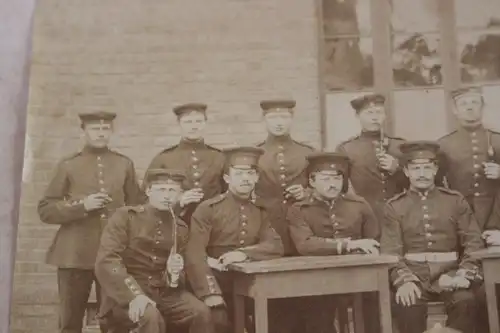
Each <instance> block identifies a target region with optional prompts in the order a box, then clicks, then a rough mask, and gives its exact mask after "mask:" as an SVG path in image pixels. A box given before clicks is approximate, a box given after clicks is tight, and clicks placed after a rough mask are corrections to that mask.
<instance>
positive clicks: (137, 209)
mask: <svg viewBox="0 0 500 333" xmlns="http://www.w3.org/2000/svg"><path fill="white" fill-rule="evenodd" d="M123 209H125V210H126V211H127V212H134V213H142V212H144V210H145V209H144V206H143V205H138V206H124V207H123Z"/></svg>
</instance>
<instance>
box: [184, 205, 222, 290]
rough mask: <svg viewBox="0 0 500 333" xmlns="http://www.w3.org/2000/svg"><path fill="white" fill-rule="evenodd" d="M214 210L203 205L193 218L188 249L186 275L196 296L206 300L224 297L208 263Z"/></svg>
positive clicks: (197, 209)
mask: <svg viewBox="0 0 500 333" xmlns="http://www.w3.org/2000/svg"><path fill="white" fill-rule="evenodd" d="M211 216H212V210H211V208H210V206H208V205H204V204H201V205H200V206H198V208H196V210H195V211H194V213H193V216H192V217H191V224H190V230H189V240H188V243H187V247H186V274H187V279H188V281H189V282H190V284H191V287H192V288H193V292H194V294H195V295H196V296H197V297H198V298H200V299H204V298H206V297H208V296H211V295H222V291H221V289H220V287H219V284H218V283H217V280H216V279H215V276H214V275H213V273H212V269H211V268H210V267H209V266H208V263H207V246H208V242H209V240H210V233H211V231H212V224H211Z"/></svg>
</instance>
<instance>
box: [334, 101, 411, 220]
mask: <svg viewBox="0 0 500 333" xmlns="http://www.w3.org/2000/svg"><path fill="white" fill-rule="evenodd" d="M384 103H385V97H384V96H382V95H379V94H369V95H364V96H361V97H359V98H356V99H354V100H352V101H351V106H352V108H353V109H354V110H355V111H356V115H357V118H358V120H359V123H360V125H361V133H360V134H359V135H357V136H356V137H354V138H352V139H349V140H347V141H345V142H343V143H341V144H340V145H339V146H338V147H337V151H338V152H341V153H343V154H345V155H347V156H348V157H349V160H350V161H351V169H350V181H351V184H352V187H353V189H354V191H355V192H356V194H357V195H359V196H361V197H363V198H364V199H366V201H368V203H369V204H370V205H371V206H372V209H373V210H374V212H375V214H376V215H377V219H378V220H379V221H381V219H382V217H383V207H384V205H385V202H386V200H387V199H390V198H392V197H393V196H394V195H395V194H398V193H400V192H401V191H402V190H403V189H404V188H406V187H407V186H408V180H407V179H406V177H405V176H404V173H403V171H402V169H401V167H400V165H399V161H398V155H399V149H398V147H399V145H400V144H401V143H403V142H404V140H403V139H401V138H394V137H390V136H388V135H386V134H385V133H384V131H383V124H384V122H385V118H386V113H385V108H384Z"/></svg>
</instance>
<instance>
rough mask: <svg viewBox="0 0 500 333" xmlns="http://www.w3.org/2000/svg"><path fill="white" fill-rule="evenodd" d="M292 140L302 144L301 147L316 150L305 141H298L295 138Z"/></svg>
mask: <svg viewBox="0 0 500 333" xmlns="http://www.w3.org/2000/svg"><path fill="white" fill-rule="evenodd" d="M292 141H293V142H294V143H296V144H298V145H300V146H302V147H306V148H309V149H311V150H316V149H314V147H313V146H310V145H308V144H307V143H304V142H299V141H297V140H292Z"/></svg>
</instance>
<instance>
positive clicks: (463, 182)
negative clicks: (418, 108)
mask: <svg viewBox="0 0 500 333" xmlns="http://www.w3.org/2000/svg"><path fill="white" fill-rule="evenodd" d="M451 96H452V98H453V100H454V102H455V103H454V111H453V112H454V114H455V116H456V118H457V120H458V123H459V128H458V129H457V130H455V131H454V132H452V133H450V134H448V135H446V136H444V137H442V138H441V139H439V144H440V146H441V150H442V151H443V153H444V157H445V161H444V165H443V166H442V170H441V172H442V173H444V175H445V179H446V182H447V185H448V186H449V188H451V189H452V190H455V191H458V192H460V193H461V194H462V195H463V196H465V198H466V199H467V201H468V202H469V204H470V206H471V208H472V210H473V211H474V214H475V215H476V219H477V222H478V224H479V227H480V228H481V230H483V229H484V227H485V224H486V222H487V221H488V217H489V216H490V213H491V210H492V207H493V201H494V197H495V194H496V192H497V191H498V190H499V189H500V186H499V185H500V181H499V179H500V165H499V163H500V156H499V155H498V154H499V153H500V133H497V132H493V131H492V130H489V129H486V128H484V126H483V125H482V118H483V108H484V98H483V96H482V92H481V89H480V88H476V87H473V88H462V89H458V90H455V91H453V92H452V93H451Z"/></svg>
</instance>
